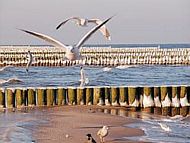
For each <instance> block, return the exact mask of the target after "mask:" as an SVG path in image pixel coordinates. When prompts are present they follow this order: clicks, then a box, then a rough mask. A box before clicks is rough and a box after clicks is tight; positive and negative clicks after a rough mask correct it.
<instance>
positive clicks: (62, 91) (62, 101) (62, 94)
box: [57, 87, 67, 106]
mask: <svg viewBox="0 0 190 143" xmlns="http://www.w3.org/2000/svg"><path fill="white" fill-rule="evenodd" d="M66 93H67V89H66V88H63V87H58V89H57V104H58V106H60V105H66V104H67V100H66V95H67V94H66Z"/></svg>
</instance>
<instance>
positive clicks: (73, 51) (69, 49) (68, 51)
mask: <svg viewBox="0 0 190 143" xmlns="http://www.w3.org/2000/svg"><path fill="white" fill-rule="evenodd" d="M112 17H113V16H112ZM112 17H110V18H107V19H106V20H105V21H103V22H102V23H101V24H99V25H97V26H95V27H93V28H92V29H91V30H90V31H89V32H87V33H86V34H85V35H84V36H83V37H82V38H81V40H80V41H79V42H78V43H77V44H76V45H74V46H72V45H69V46H67V45H64V44H63V43H61V42H59V41H57V40H55V39H54V38H52V37H50V36H47V35H45V34H41V33H37V32H34V31H28V30H24V29H19V30H21V31H23V32H25V33H28V34H31V35H33V36H35V37H38V38H40V39H42V40H45V41H47V42H49V43H50V44H51V45H53V46H55V47H59V48H63V49H65V59H67V60H69V61H74V60H80V59H81V58H82V56H81V54H80V48H81V47H82V46H83V44H84V43H85V42H86V41H87V40H88V39H89V38H90V37H91V36H92V35H93V34H94V33H95V32H96V31H97V30H98V29H100V28H101V27H102V26H103V25H104V24H106V23H107V22H108V21H109V20H111V19H112Z"/></svg>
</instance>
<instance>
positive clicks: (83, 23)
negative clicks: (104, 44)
mask: <svg viewBox="0 0 190 143" xmlns="http://www.w3.org/2000/svg"><path fill="white" fill-rule="evenodd" d="M70 20H75V21H76V24H77V25H79V26H82V27H85V26H87V24H88V23H94V24H96V25H99V24H101V23H103V22H102V21H101V20H100V19H85V18H80V17H70V18H68V19H66V20H65V21H63V22H61V23H60V24H59V25H58V26H57V27H56V29H59V28H60V27H61V26H63V25H64V24H65V23H67V22H68V21H70ZM99 30H100V32H101V33H102V34H103V35H104V36H105V37H106V39H107V40H111V36H110V33H109V31H108V29H107V28H106V26H105V25H103V26H102V27H101V28H100V29H99Z"/></svg>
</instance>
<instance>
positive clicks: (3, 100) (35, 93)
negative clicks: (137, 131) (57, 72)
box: [0, 86, 190, 116]
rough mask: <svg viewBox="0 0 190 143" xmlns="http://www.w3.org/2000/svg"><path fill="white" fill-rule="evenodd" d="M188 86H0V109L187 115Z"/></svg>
mask: <svg viewBox="0 0 190 143" xmlns="http://www.w3.org/2000/svg"><path fill="white" fill-rule="evenodd" d="M189 103H190V87H189V86H161V87H127V86H123V87H57V88H55V87H46V88H45V87H44V88H43V87H39V88H31V87H29V88H5V89H3V88H2V89H0V109H6V108H7V109H8V108H22V107H31V106H32V107H33V106H38V107H39V106H62V105H99V106H124V107H127V108H128V109H131V110H134V111H144V112H150V113H155V114H161V115H170V116H174V115H179V114H181V115H183V116H186V115H187V114H189V112H190V111H189V107H190V104H189Z"/></svg>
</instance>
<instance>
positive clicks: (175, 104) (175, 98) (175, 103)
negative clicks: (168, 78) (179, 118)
mask: <svg viewBox="0 0 190 143" xmlns="http://www.w3.org/2000/svg"><path fill="white" fill-rule="evenodd" d="M179 96H180V88H179V87H177V86H172V103H171V105H172V109H171V116H175V115H179V114H180V101H179Z"/></svg>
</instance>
